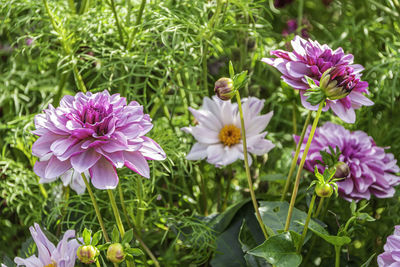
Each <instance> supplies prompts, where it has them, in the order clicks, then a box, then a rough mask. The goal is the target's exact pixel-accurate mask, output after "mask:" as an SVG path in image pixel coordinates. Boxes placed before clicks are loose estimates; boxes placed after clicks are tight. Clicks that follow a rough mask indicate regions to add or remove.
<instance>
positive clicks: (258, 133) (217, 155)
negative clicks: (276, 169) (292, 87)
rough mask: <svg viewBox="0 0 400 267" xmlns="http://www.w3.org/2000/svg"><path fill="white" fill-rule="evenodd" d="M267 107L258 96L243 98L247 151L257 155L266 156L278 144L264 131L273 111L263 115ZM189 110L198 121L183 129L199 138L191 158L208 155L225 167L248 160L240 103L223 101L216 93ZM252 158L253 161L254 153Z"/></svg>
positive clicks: (214, 161)
mask: <svg viewBox="0 0 400 267" xmlns="http://www.w3.org/2000/svg"><path fill="white" fill-rule="evenodd" d="M263 106H264V100H260V99H258V98H256V97H250V98H248V99H243V106H242V107H243V116H244V123H245V127H246V140H247V150H248V152H249V153H252V154H255V155H263V154H265V153H267V152H268V151H270V150H271V149H272V148H273V147H274V144H272V142H271V141H269V140H266V139H265V136H266V135H267V132H263V130H264V129H265V127H267V125H268V123H269V121H270V120H271V117H272V114H273V113H272V111H271V112H269V113H268V114H265V115H260V112H261V110H262V108H263ZM189 110H190V112H191V113H192V114H193V116H194V117H195V118H196V120H197V121H198V124H197V125H196V126H189V127H184V128H182V130H183V131H184V132H186V133H190V134H192V135H193V137H194V138H195V139H196V140H197V143H195V144H194V145H193V147H192V149H191V150H190V152H189V154H188V155H187V156H186V158H187V159H188V160H201V159H205V158H207V162H208V163H211V164H213V165H215V166H217V167H221V166H226V165H229V164H231V163H233V162H235V161H236V160H237V159H242V160H243V159H244V154H243V143H242V137H241V126H240V115H239V112H238V107H237V104H236V103H235V104H233V103H231V102H230V101H222V100H220V99H219V98H217V97H216V96H214V97H213V98H212V99H210V98H208V97H205V98H204V99H203V106H202V107H201V108H200V109H199V110H196V109H193V108H189ZM248 159H249V162H250V163H251V157H250V155H249V156H248Z"/></svg>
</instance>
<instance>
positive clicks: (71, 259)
mask: <svg viewBox="0 0 400 267" xmlns="http://www.w3.org/2000/svg"><path fill="white" fill-rule="evenodd" d="M29 230H30V231H31V235H32V238H33V240H34V241H35V243H36V247H37V250H38V256H35V255H33V256H31V257H29V258H26V259H22V258H20V257H16V258H15V259H14V262H15V263H16V264H17V266H26V267H43V266H44V267H57V266H62V267H74V266H75V260H76V251H77V250H78V248H79V246H80V245H79V243H78V241H77V240H76V239H75V231H74V230H68V231H67V232H65V234H64V236H63V238H62V239H61V241H60V242H59V243H58V245H57V247H56V246H54V244H53V243H51V242H50V241H49V240H48V239H47V237H46V236H45V235H44V233H43V231H42V229H40V226H39V225H38V224H37V223H35V224H34V227H32V226H31V227H29Z"/></svg>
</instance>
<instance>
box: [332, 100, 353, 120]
mask: <svg viewBox="0 0 400 267" xmlns="http://www.w3.org/2000/svg"><path fill="white" fill-rule="evenodd" d="M330 107H331V109H332V110H333V112H334V113H335V114H336V116H338V117H339V118H341V119H342V120H343V121H344V122H347V123H354V122H355V121H356V113H355V112H354V109H353V108H349V109H346V108H345V107H344V106H343V104H342V103H341V102H340V101H337V102H336V103H334V102H331V103H330Z"/></svg>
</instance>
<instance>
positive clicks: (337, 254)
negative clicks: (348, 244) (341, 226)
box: [335, 246, 341, 267]
mask: <svg viewBox="0 0 400 267" xmlns="http://www.w3.org/2000/svg"><path fill="white" fill-rule="evenodd" d="M340 249H341V246H335V267H340Z"/></svg>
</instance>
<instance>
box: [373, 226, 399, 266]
mask: <svg viewBox="0 0 400 267" xmlns="http://www.w3.org/2000/svg"><path fill="white" fill-rule="evenodd" d="M383 249H384V250H385V252H383V253H382V254H380V255H379V256H378V265H379V267H398V266H400V225H396V226H395V230H394V233H393V235H391V236H388V238H387V240H386V244H385V246H384V247H383Z"/></svg>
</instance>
